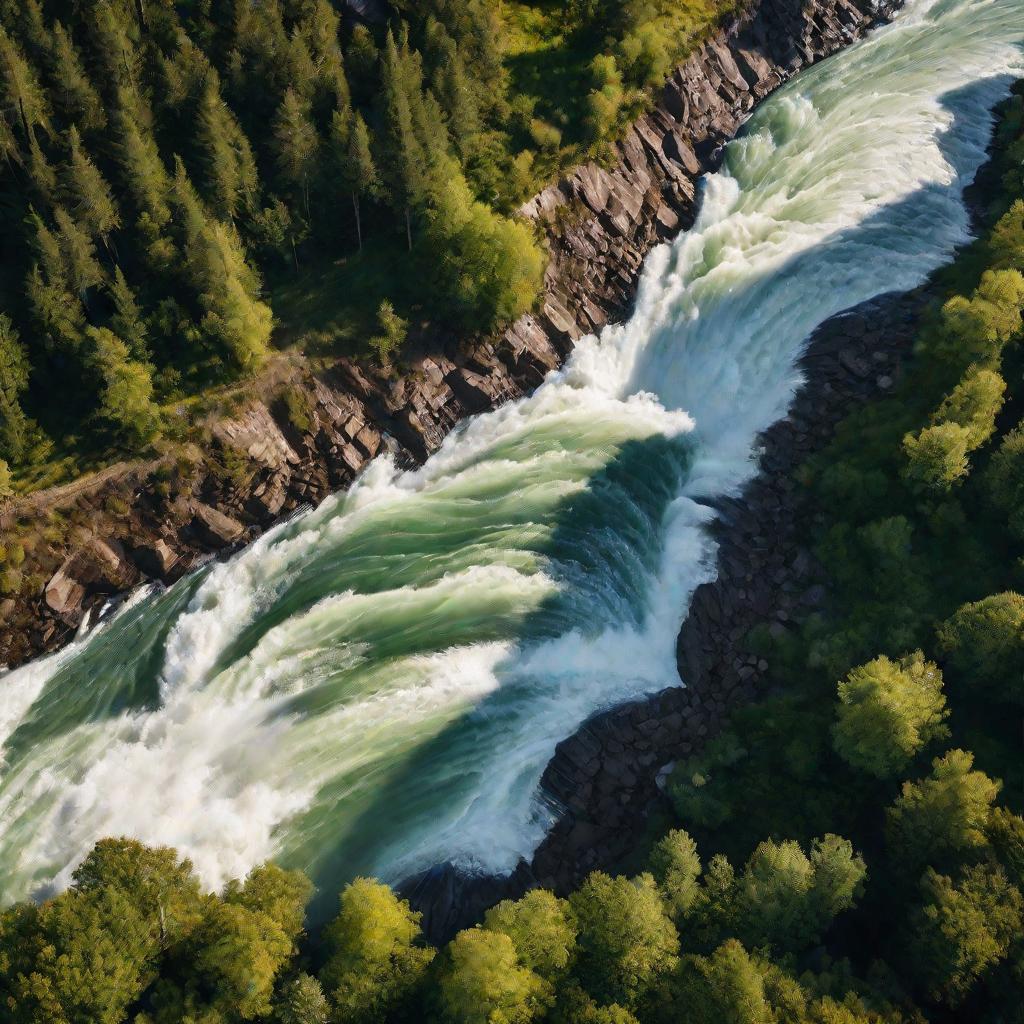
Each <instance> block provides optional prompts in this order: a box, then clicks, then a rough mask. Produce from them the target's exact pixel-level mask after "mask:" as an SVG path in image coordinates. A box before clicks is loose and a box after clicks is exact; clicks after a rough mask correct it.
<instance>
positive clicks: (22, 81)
mask: <svg viewBox="0 0 1024 1024" xmlns="http://www.w3.org/2000/svg"><path fill="white" fill-rule="evenodd" d="M0 103H2V109H3V112H4V113H5V114H6V116H7V120H8V121H9V122H10V123H11V124H20V125H21V128H22V133H23V136H24V139H25V141H26V142H28V141H30V140H31V138H32V132H33V129H34V128H35V127H36V126H39V127H42V128H48V127H49V115H50V112H49V107H48V105H47V102H46V94H45V93H44V92H43V87H42V85H41V84H40V82H39V77H38V75H37V74H36V72H35V69H34V68H33V67H32V65H31V64H29V62H28V60H26V58H25V55H24V54H23V53H22V52H21V50H20V48H19V47H18V45H17V43H15V42H14V40H13V39H11V37H10V36H9V35H8V34H7V31H6V30H5V29H4V27H3V26H2V25H0Z"/></svg>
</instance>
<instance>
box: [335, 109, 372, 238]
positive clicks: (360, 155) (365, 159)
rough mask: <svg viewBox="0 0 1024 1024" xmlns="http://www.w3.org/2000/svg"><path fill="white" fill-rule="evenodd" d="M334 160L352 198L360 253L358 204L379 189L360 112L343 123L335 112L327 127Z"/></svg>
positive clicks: (360, 227) (361, 235) (361, 234)
mask: <svg viewBox="0 0 1024 1024" xmlns="http://www.w3.org/2000/svg"><path fill="white" fill-rule="evenodd" d="M331 135H332V142H333V144H334V148H335V159H336V162H337V164H338V171H339V178H340V180H341V182H342V186H343V187H344V188H346V189H347V190H348V192H349V193H350V194H351V196H352V207H353V211H354V213H355V217H356V236H357V238H358V239H359V251H360V252H362V251H363V221H362V213H361V203H362V200H363V199H364V198H367V197H372V196H375V195H376V194H377V192H378V190H379V187H380V179H379V177H378V175H377V167H376V165H375V164H374V162H373V153H372V151H371V148H370V131H369V129H368V128H367V127H366V122H365V121H364V120H363V116H362V114H360V113H358V112H357V113H356V114H355V115H354V116H353V117H352V118H351V119H350V120H348V121H346V119H345V117H344V115H342V114H341V113H338V112H336V113H335V115H334V121H333V123H332V126H331Z"/></svg>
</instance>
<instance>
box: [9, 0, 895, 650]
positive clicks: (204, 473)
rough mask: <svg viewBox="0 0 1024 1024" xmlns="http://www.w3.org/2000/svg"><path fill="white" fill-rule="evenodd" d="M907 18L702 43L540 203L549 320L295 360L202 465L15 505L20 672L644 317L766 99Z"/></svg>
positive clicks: (772, 27) (768, 23) (782, 20)
mask: <svg viewBox="0 0 1024 1024" xmlns="http://www.w3.org/2000/svg"><path fill="white" fill-rule="evenodd" d="M898 6H899V0H760V2H759V3H755V4H754V5H753V7H752V8H751V10H750V11H749V12H748V13H747V14H746V15H744V16H743V17H742V18H741V19H740V20H739V21H737V22H735V23H734V24H732V25H731V26H730V27H728V28H727V29H724V30H722V31H721V32H720V33H719V34H717V35H716V36H715V37H714V38H712V39H710V40H709V41H708V42H706V43H705V44H704V45H703V46H701V47H700V48H699V49H698V50H697V51H696V52H694V53H693V54H692V55H691V56H690V58H689V59H688V60H687V61H686V63H685V64H683V65H682V66H681V67H680V68H678V69H677V70H676V72H675V73H674V74H673V76H672V78H671V79H670V81H669V82H668V83H667V84H666V86H665V88H664V90H663V93H662V95H661V97H660V100H659V102H658V104H657V105H656V106H655V108H654V109H653V110H652V111H651V112H650V113H648V114H645V115H644V116H643V117H641V118H640V120H639V121H637V123H636V124H635V125H634V126H633V127H632V128H631V129H630V130H629V132H627V134H626V135H625V137H624V138H623V139H622V140H621V141H620V142H619V143H618V144H617V145H616V146H615V150H614V154H613V159H612V160H611V161H610V162H609V164H608V165H607V166H601V165H598V164H596V163H589V164H586V165H584V166H582V167H580V168H578V169H577V170H575V171H574V172H573V173H572V174H570V175H569V176H568V177H567V178H565V179H564V180H563V181H561V182H559V183H558V184H557V185H554V186H552V187H550V188H547V189H545V190H544V191H543V192H541V193H540V194H539V195H538V196H536V197H535V198H534V199H532V200H531V201H530V202H529V203H527V204H526V205H525V206H524V207H523V210H522V214H523V215H524V216H525V217H527V218H530V219H532V220H534V221H535V222H536V223H537V224H538V226H539V227H540V229H541V230H542V231H543V233H544V235H545V237H546V240H547V244H548V247H549V250H550V254H551V259H550V263H549V266H548V268H547V271H546V276H545V282H544V293H543V297H542V300H541V302H540V309H539V311H538V312H537V313H536V314H532V315H529V316H525V317H523V318H521V319H520V320H519V321H517V322H516V323H515V324H513V325H512V326H511V327H510V328H508V330H506V331H505V332H504V333H503V334H501V335H500V336H499V337H496V338H487V339H482V340H481V339H476V340H465V339H456V338H453V339H450V340H449V341H448V343H447V344H445V345H443V346H441V348H442V351H438V352H436V353H433V354H430V355H427V356H424V357H422V358H420V359H418V360H417V361H416V364H415V365H414V366H413V368H412V372H410V373H409V374H407V375H405V376H403V377H401V378H399V379H393V378H390V377H387V376H384V375H382V374H376V373H374V372H373V371H372V370H371V369H369V368H367V367H365V366H362V365H359V364H356V363H354V362H345V361H343V362H341V363H340V364H338V365H337V366H335V367H334V368H333V369H332V370H331V371H330V372H329V373H327V374H324V375H322V376H321V377H316V376H314V375H313V374H311V373H310V372H309V371H308V370H306V369H304V368H302V367H294V368H293V369H292V370H291V371H288V372H285V373H283V374H282V375H280V379H278V380H276V381H274V382H272V383H273V387H272V388H271V389H270V390H271V392H272V393H271V394H269V395H268V397H267V398H266V399H264V400H252V401H250V402H249V403H248V404H247V405H246V406H245V407H244V408H242V409H241V410H238V411H235V412H232V413H230V414H225V415H222V416H220V417H219V418H218V419H217V420H216V422H215V423H214V424H213V426H212V428H211V431H210V444H209V447H208V448H205V449H204V450H201V451H200V450H196V451H194V452H193V453H192V457H191V458H186V459H178V460H177V461H175V462H173V463H172V462H171V461H170V460H162V461H160V462H158V463H155V464H152V465H149V466H145V467H138V466H129V467H113V468H112V469H110V470H107V471H105V472H104V473H101V474H98V475H97V476H95V477H93V478H89V479H86V480H83V481H79V482H77V483H75V484H73V485H70V486H69V487H67V488H62V489H59V490H57V491H55V492H49V493H45V492H44V493H42V494H35V495H31V496H29V498H28V499H24V500H22V501H21V502H18V503H16V504H14V505H13V506H12V507H11V508H9V509H6V510H4V511H3V513H2V514H0V530H3V531H8V532H10V531H12V530H14V528H16V527H18V526H19V524H20V525H22V526H24V527H25V529H24V531H23V532H25V533H26V543H25V550H26V553H27V558H26V561H25V564H24V565H23V566H21V567H20V568H19V569H18V570H17V572H16V573H15V579H13V580H12V579H11V578H10V574H5V577H4V579H3V583H4V586H5V589H7V590H8V591H10V590H12V589H16V591H17V593H16V596H13V597H9V598H8V599H7V600H5V601H3V603H2V604H0V664H7V665H12V666H13V665H15V664H18V663H20V662H22V661H25V660H27V659H28V658H31V657H33V656H35V655H38V654H40V653H42V652H44V651H47V650H51V649H53V648H55V647H58V646H60V645H61V644H62V643H64V642H66V641H67V640H68V639H70V638H71V637H72V636H73V635H74V632H75V630H76V629H77V628H78V626H79V625H80V623H81V621H82V620H83V618H84V617H85V616H86V614H87V612H88V611H89V610H90V609H92V608H95V607H97V606H100V605H102V604H103V603H104V602H106V601H107V599H108V598H109V597H110V596H111V595H112V594H114V593H116V592H118V590H121V589H124V587H126V586H133V585H135V584H137V583H140V582H143V581H145V580H158V581H162V582H165V583H170V582H173V581H174V580H176V579H178V578H179V577H180V576H181V575H183V574H184V573H186V572H187V571H188V570H189V569H191V568H193V567H194V566H196V565H197V564H199V562H200V561H201V560H202V559H204V558H208V557H209V556H210V555H211V554H212V553H219V552H225V551H231V550H234V549H236V548H237V547H238V546H239V545H240V544H243V543H245V542H247V541H249V540H251V539H253V538H254V537H255V536H256V535H258V533H259V532H261V531H262V530H265V529H266V528H268V527H269V526H271V525H273V524H274V523H275V522H277V521H279V520H280V519H281V518H282V517H284V516H287V515H289V514H291V513H293V512H294V511H295V510H296V509H298V508H300V507H302V506H305V505H315V504H317V503H318V502H320V501H322V500H323V499H324V498H325V497H326V496H327V495H328V494H330V493H332V492H334V491H337V490H339V489H341V488H344V487H346V486H348V484H349V483H351V481H352V480H353V478H354V477H355V475H356V474H357V473H358V472H359V471H360V470H361V469H363V468H364V467H365V466H366V464H367V463H368V462H369V460H370V459H372V458H374V457H375V456H376V455H378V454H379V453H381V452H382V451H389V452H391V453H392V454H393V455H394V456H395V458H396V459H397V460H398V461H399V463H400V464H402V465H411V464H414V463H416V462H420V461H422V460H424V459H425V458H427V457H428V456H429V455H430V454H431V453H432V452H434V451H436V450H437V448H438V447H439V446H440V444H441V442H442V441H443V439H444V437H445V435H446V434H447V433H448V432H449V431H450V430H451V428H452V427H453V426H454V425H455V424H456V423H457V422H458V421H459V420H460V419H462V418H463V417H464V416H467V415H470V414H473V413H478V412H482V411H485V410H487V409H491V408H495V407H496V406H498V405H501V404H502V403H504V402H507V401H510V400H512V399H515V398H518V397H520V396H522V395H523V394H526V393H528V392H529V391H531V390H532V389H534V388H535V387H537V385H539V384H540V383H541V381H542V380H543V379H544V377H545V375H546V374H547V373H548V372H549V371H551V370H553V369H555V368H557V367H558V366H560V365H561V363H562V362H563V361H564V359H565V358H566V356H567V355H568V353H569V352H570V351H571V350H572V347H573V345H574V344H575V342H576V341H578V340H579V339H580V338H581V337H583V336H584V335H586V334H588V333H590V332H593V331H596V330H599V329H600V328H601V327H602V326H604V325H605V324H606V323H608V322H610V321H615V320H617V319H621V318H622V317H624V316H625V315H626V314H627V312H628V310H629V307H630V304H631V303H632V301H633V298H634V295H635V291H636V286H637V281H638V278H639V274H640V270H641V266H642V263H643V259H644V257H645V255H646V254H647V252H648V251H649V250H650V249H651V247H652V246H653V245H655V244H657V243H658V242H660V241H663V240H665V239H668V238H670V237H671V236H673V235H674V234H676V233H678V232H679V231H680V230H681V229H685V228H686V227H688V226H690V225H691V224H692V222H693V218H694V214H695V195H696V181H697V178H698V177H699V176H700V175H701V174H702V173H704V172H705V171H707V170H709V169H711V168H713V167H714V166H715V164H716V161H717V159H718V155H719V152H720V150H721V147H722V145H723V143H724V142H726V141H727V140H728V139H729V138H731V137H732V136H733V135H735V133H736V131H737V130H738V128H739V127H740V125H741V124H742V121H743V119H744V118H745V117H746V115H747V114H748V113H749V112H750V110H751V109H752V108H753V106H754V105H755V104H756V103H757V101H758V100H760V99H761V98H763V97H764V96H766V95H767V94H768V93H770V92H771V91H772V90H773V89H775V88H777V87H778V86H779V85H780V84H781V83H782V82H783V81H785V80H786V79H788V78H790V77H792V75H794V74H795V73H796V72H798V71H800V70H801V69H802V68H804V67H806V66H808V65H809V64H811V63H813V62H815V61H817V60H819V59H821V58H823V57H826V56H828V55H829V54H831V53H833V52H835V51H837V50H839V49H840V48H842V47H843V46H844V45H846V44H847V43H849V42H851V41H852V40H854V39H856V38H857V37H859V36H861V35H863V34H864V32H865V31H866V30H867V29H868V28H870V27H871V26H873V25H874V24H876V23H877V22H879V21H880V20H883V19H884V18H886V17H888V16H889V15H890V14H891V13H892V11H893V10H895V9H896V8H897V7H898ZM45 517H49V518H50V519H51V521H52V522H51V524H50V525H49V526H47V527H46V529H45V530H42V531H39V530H34V529H33V526H34V525H35V524H36V523H38V521H39V520H42V519H44V518H45ZM98 539H99V540H101V541H102V542H103V543H106V544H107V545H109V547H110V549H111V550H115V551H120V550H123V551H124V552H126V553H127V554H126V555H125V556H124V557H123V558H122V557H121V556H118V559H119V564H118V566H117V568H116V571H115V570H114V569H113V567H111V568H110V571H107V570H106V569H103V568H102V567H101V566H98V565H97V564H92V563H90V566H91V567H88V568H86V567H83V565H82V564H81V563H80V562H79V554H80V553H81V552H82V551H84V550H86V549H88V548H89V547H90V545H93V544H94V543H95V542H96V541H97V540H98ZM94 555H95V552H93V555H92V556H88V555H87V556H86V561H89V559H90V558H93V556H94ZM102 561H103V559H102V558H101V559H100V562H102Z"/></svg>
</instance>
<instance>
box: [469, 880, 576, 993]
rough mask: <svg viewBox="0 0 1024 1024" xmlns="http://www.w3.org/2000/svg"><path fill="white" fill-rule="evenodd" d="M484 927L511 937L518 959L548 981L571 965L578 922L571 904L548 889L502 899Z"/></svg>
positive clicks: (556, 977) (493, 909)
mask: <svg viewBox="0 0 1024 1024" xmlns="http://www.w3.org/2000/svg"><path fill="white" fill-rule="evenodd" d="M484 928H485V929H487V930H488V931H492V932H501V933H502V934H503V935H507V936H508V937H509V938H510V939H511V940H512V945H513V947H514V948H515V951H516V957H517V959H518V960H519V963H520V964H522V965H523V966H524V967H528V968H529V969H530V970H531V971H535V972H536V973H537V974H539V975H540V976H541V977H542V978H544V979H545V980H546V981H551V982H553V981H557V980H558V979H559V978H560V977H562V976H563V975H564V974H565V973H566V972H567V971H568V969H569V968H570V967H571V966H572V963H573V959H574V957H575V953H576V923H575V920H574V919H573V915H572V912H571V911H570V909H569V904H568V903H566V901H565V900H560V899H558V898H556V897H555V895H554V894H553V893H551V892H548V891H547V890H546V889H534V890H533V891H531V892H528V893H527V894H526V895H525V896H524V897H523V898H522V899H521V900H518V901H516V902H513V901H512V900H503V901H502V902H501V903H499V904H498V905H497V906H495V907H492V908H491V909H490V910H488V911H487V914H486V915H485V916H484Z"/></svg>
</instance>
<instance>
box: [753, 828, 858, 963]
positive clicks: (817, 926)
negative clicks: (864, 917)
mask: <svg viewBox="0 0 1024 1024" xmlns="http://www.w3.org/2000/svg"><path fill="white" fill-rule="evenodd" d="M866 873H867V872H866V868H865V865H864V861H863V860H862V859H861V858H860V857H859V856H858V855H856V854H855V853H854V851H853V846H852V845H851V844H850V842H849V841H848V840H845V839H841V838H840V837H839V836H834V835H826V836H824V837H823V838H822V839H816V840H815V841H814V843H813V844H812V846H811V855H810V857H808V856H807V855H806V854H805V853H804V852H803V850H802V849H801V848H800V844H799V843H796V842H794V841H792V840H787V841H785V842H781V843H776V842H774V841H772V840H766V841H765V842H762V843H760V844H759V845H758V847H757V849H756V850H754V852H753V853H752V854H751V856H750V859H749V860H748V861H747V864H746V866H745V868H744V870H743V874H742V875H741V876H740V878H739V879H738V885H737V889H736V909H735V921H736V928H737V930H738V934H739V937H740V938H741V939H742V940H743V941H744V943H745V944H746V945H749V946H750V947H751V948H759V947H762V946H773V947H775V948H776V949H779V950H784V951H799V950H801V949H805V948H807V947H808V946H809V945H811V944H812V943H814V942H815V941H817V940H818V938H819V937H820V936H821V933H822V932H823V931H824V929H825V928H826V927H827V926H828V925H829V923H831V921H832V919H833V918H834V917H835V916H836V915H837V914H839V913H841V912H842V911H843V910H847V909H849V908H850V907H852V906H853V904H854V902H855V900H856V898H857V896H858V895H859V894H860V892H861V891H862V888H863V882H864V878H865V876H866Z"/></svg>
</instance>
